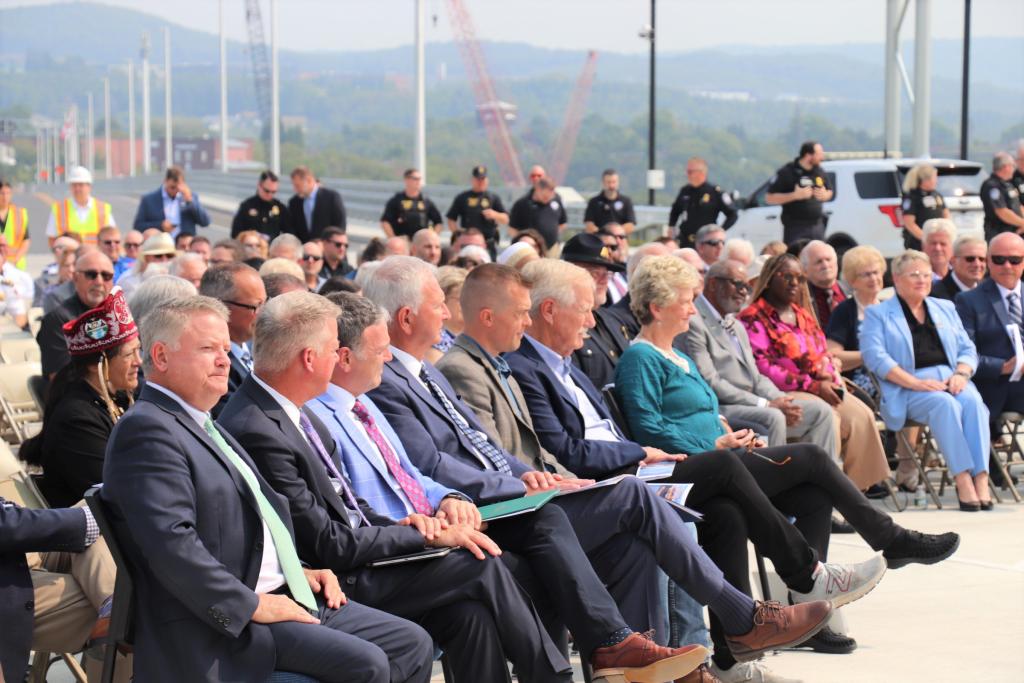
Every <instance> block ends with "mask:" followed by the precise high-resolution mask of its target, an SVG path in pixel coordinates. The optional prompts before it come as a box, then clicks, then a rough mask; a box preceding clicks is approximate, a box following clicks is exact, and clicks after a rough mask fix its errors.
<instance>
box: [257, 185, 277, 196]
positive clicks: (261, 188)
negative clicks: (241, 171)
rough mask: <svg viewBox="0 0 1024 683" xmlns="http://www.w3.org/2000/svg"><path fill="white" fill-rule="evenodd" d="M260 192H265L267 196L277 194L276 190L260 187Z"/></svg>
mask: <svg viewBox="0 0 1024 683" xmlns="http://www.w3.org/2000/svg"><path fill="white" fill-rule="evenodd" d="M260 192H266V193H267V194H277V189H273V190H270V189H267V188H265V187H263V186H262V185H260Z"/></svg>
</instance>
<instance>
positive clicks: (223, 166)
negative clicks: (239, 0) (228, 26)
mask: <svg viewBox="0 0 1024 683" xmlns="http://www.w3.org/2000/svg"><path fill="white" fill-rule="evenodd" d="M217 16H218V19H219V22H220V170H221V172H222V173H227V172H228V41H227V37H226V36H225V34H224V0H219V2H218V5H217Z"/></svg>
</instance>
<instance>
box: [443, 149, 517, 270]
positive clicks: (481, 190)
mask: <svg viewBox="0 0 1024 683" xmlns="http://www.w3.org/2000/svg"><path fill="white" fill-rule="evenodd" d="M471 175H472V180H471V181H470V183H471V188H472V189H469V190H466V191H465V192H463V193H461V194H459V195H457V196H456V197H455V199H453V200H452V205H451V207H450V208H449V209H448V213H447V214H445V218H447V219H448V229H449V230H450V231H451V233H452V234H453V235H454V234H455V233H456V231H457V230H458V229H459V228H460V226H461V228H462V229H466V228H476V229H478V230H479V231H480V232H481V234H483V236H484V239H485V240H486V241H487V250H488V251H489V252H491V259H495V258H497V253H498V251H497V244H498V238H499V234H498V226H499V225H508V213H507V212H506V211H505V205H504V204H503V203H502V201H501V197H499V196H498V195H496V194H494V193H493V192H491V191H489V190H488V189H487V186H488V184H489V182H490V181H489V180H488V179H487V167H486V166H474V167H473V171H472V174H471Z"/></svg>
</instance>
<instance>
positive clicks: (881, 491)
mask: <svg viewBox="0 0 1024 683" xmlns="http://www.w3.org/2000/svg"><path fill="white" fill-rule="evenodd" d="M864 495H865V496H866V497H867V498H870V499H871V500H882V499H883V498H888V497H889V489H887V488H886V487H885V485H884V484H872V485H871V486H869V487H868V490H867V491H865V492H864Z"/></svg>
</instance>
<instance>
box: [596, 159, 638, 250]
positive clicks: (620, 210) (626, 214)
mask: <svg viewBox="0 0 1024 683" xmlns="http://www.w3.org/2000/svg"><path fill="white" fill-rule="evenodd" d="M608 223H618V224H619V225H621V226H622V227H623V228H625V229H626V234H627V235H628V234H630V233H631V232H633V228H634V227H636V214H635V213H634V212H633V200H632V199H630V198H629V197H627V196H626V195H624V194H619V174H618V172H617V171H616V170H615V169H613V168H609V169H607V170H605V172H604V173H602V174H601V193H600V194H598V195H596V196H594V197H591V198H590V201H589V202H587V210H586V212H585V213H584V214H583V225H584V227H585V228H586V230H587V232H598V231H600V230H601V228H603V227H604V226H605V225H606V224H608Z"/></svg>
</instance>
